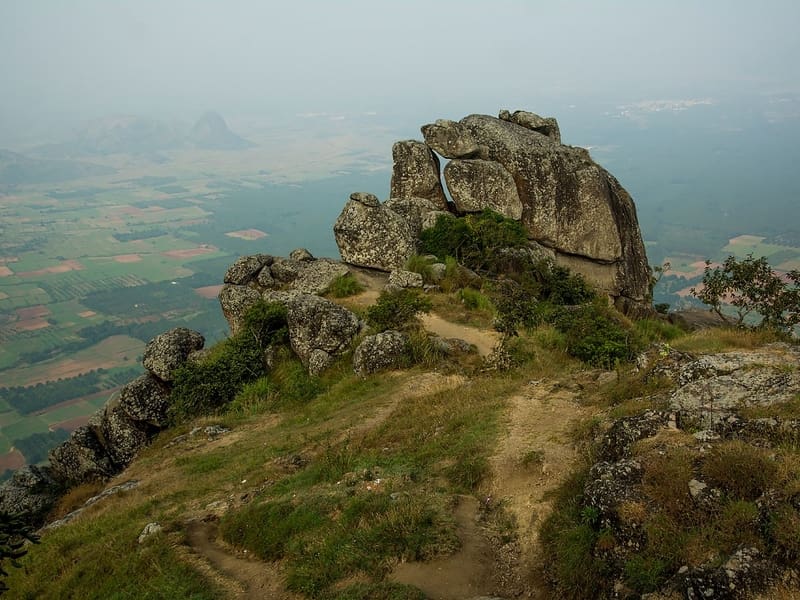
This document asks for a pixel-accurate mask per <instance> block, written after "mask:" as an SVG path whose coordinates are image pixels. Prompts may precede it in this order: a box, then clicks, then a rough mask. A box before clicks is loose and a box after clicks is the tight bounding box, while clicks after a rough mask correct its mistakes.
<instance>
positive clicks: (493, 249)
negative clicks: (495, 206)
mask: <svg viewBox="0 0 800 600" xmlns="http://www.w3.org/2000/svg"><path fill="white" fill-rule="evenodd" d="M527 242H528V234H527V231H526V230H525V227H524V226H523V225H522V223H520V222H519V221H514V220H513V219H508V218H506V217H504V216H502V215H500V214H499V213H496V212H494V211H492V210H489V209H485V210H484V211H483V212H481V213H478V214H474V215H467V216H466V217H462V218H458V219H454V218H452V217H445V216H440V217H439V218H438V219H437V221H436V224H435V225H434V226H433V227H431V228H430V229H426V230H425V231H423V232H422V233H421V234H420V244H421V247H422V251H423V252H426V253H429V254H434V255H436V256H438V257H439V258H445V257H447V256H452V257H454V258H456V259H457V260H458V262H460V263H461V264H463V265H465V266H467V267H469V268H470V269H474V270H484V269H487V268H491V265H492V263H493V261H494V260H495V259H496V258H497V257H498V256H499V254H498V251H499V250H502V249H504V248H519V247H521V246H524V245H525V244H526V243H527Z"/></svg>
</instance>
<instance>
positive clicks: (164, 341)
mask: <svg viewBox="0 0 800 600" xmlns="http://www.w3.org/2000/svg"><path fill="white" fill-rule="evenodd" d="M205 341H206V340H205V338H204V337H203V336H202V335H200V334H199V333H198V332H196V331H192V330H191V329H186V328H185V327H176V328H174V329H170V330H169V331H167V332H165V333H162V334H161V335H157V336H156V337H154V338H153V339H152V340H150V341H149V342H147V346H145V349H144V358H143V359H142V364H143V365H144V368H145V369H147V370H148V371H150V372H151V373H152V374H153V375H155V376H156V377H158V378H159V379H161V380H162V381H172V371H174V370H175V369H177V368H178V367H180V366H181V365H182V364H183V363H185V362H186V358H187V357H188V356H189V355H190V354H191V353H192V352H194V351H195V350H200V349H201V348H202V347H203V345H204V344H205Z"/></svg>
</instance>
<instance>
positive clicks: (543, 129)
mask: <svg viewBox="0 0 800 600" xmlns="http://www.w3.org/2000/svg"><path fill="white" fill-rule="evenodd" d="M498 116H499V118H500V119H501V120H503V121H510V122H511V123H516V124H517V125H519V126H520V127H524V128H525V129H530V130H531V131H535V132H537V133H541V134H542V135H544V136H547V137H548V138H550V139H551V140H553V141H554V142H555V143H557V144H560V143H561V131H560V129H559V127H558V121H556V120H555V119H554V118H553V117H540V116H539V115H537V114H535V113H532V112H527V111H524V110H517V111H514V113H513V114H512V113H510V112H509V111H507V110H501V111H500V114H499V115H498Z"/></svg>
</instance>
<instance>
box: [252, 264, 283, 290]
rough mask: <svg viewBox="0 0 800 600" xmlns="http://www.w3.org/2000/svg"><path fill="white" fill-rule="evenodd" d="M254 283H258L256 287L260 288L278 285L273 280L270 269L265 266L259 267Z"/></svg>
mask: <svg viewBox="0 0 800 600" xmlns="http://www.w3.org/2000/svg"><path fill="white" fill-rule="evenodd" d="M256 284H258V287H261V288H274V287H278V286H279V285H280V283H279V282H277V281H275V278H274V277H273V276H272V271H270V270H269V269H266V268H264V269H261V271H260V272H259V274H258V277H257V278H256Z"/></svg>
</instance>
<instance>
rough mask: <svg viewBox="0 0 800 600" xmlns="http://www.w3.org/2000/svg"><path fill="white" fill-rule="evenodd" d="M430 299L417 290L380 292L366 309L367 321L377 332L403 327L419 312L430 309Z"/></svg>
mask: <svg viewBox="0 0 800 600" xmlns="http://www.w3.org/2000/svg"><path fill="white" fill-rule="evenodd" d="M431 307H432V305H431V301H430V300H429V299H428V298H425V297H424V296H423V295H422V294H421V293H420V291H419V290H414V289H407V288H402V289H399V290H390V291H383V292H381V294H380V296H378V300H377V301H376V302H375V304H373V305H372V306H370V307H369V308H368V309H367V323H369V325H370V326H371V327H372V328H373V329H374V330H375V331H378V332H381V331H386V330H388V329H403V328H404V327H406V326H407V325H409V324H410V323H411V321H412V319H414V317H415V316H416V315H417V314H418V313H421V312H428V311H430V310H431Z"/></svg>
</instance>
